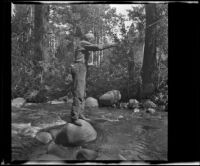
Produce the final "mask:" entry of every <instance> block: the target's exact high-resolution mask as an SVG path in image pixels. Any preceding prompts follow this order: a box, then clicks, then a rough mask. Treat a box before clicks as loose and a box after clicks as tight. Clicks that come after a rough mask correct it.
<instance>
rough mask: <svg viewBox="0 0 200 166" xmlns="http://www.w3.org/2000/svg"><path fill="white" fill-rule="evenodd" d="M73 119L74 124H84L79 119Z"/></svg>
mask: <svg viewBox="0 0 200 166" xmlns="http://www.w3.org/2000/svg"><path fill="white" fill-rule="evenodd" d="M71 120H72V123H73V124H75V125H77V126H82V124H81V122H80V121H78V119H73V118H72V119H71Z"/></svg>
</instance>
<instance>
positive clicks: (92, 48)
mask: <svg viewBox="0 0 200 166" xmlns="http://www.w3.org/2000/svg"><path fill="white" fill-rule="evenodd" d="M81 45H82V46H83V47H84V48H85V49H87V50H88V51H101V50H105V49H108V48H111V47H115V46H117V44H108V45H97V44H92V43H90V42H87V41H82V42H81Z"/></svg>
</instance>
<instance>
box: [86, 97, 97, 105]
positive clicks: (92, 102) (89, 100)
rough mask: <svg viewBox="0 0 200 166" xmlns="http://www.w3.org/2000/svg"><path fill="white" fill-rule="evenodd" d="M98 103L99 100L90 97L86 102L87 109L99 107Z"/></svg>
mask: <svg viewBox="0 0 200 166" xmlns="http://www.w3.org/2000/svg"><path fill="white" fill-rule="evenodd" d="M98 106H99V104H98V101H97V99H95V98H93V97H88V98H87V99H86V100H85V107H98Z"/></svg>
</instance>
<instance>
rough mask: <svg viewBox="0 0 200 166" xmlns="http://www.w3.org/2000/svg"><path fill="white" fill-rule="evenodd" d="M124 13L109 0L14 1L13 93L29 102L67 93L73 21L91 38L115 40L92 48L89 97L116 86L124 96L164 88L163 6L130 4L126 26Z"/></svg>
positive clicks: (165, 34)
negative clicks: (103, 0) (106, 0)
mask: <svg viewBox="0 0 200 166" xmlns="http://www.w3.org/2000/svg"><path fill="white" fill-rule="evenodd" d="M126 19H127V18H126V17H125V16H124V15H122V14H117V12H116V9H115V8H111V7H110V5H109V4H82V5H80V4H79V5H75V4H42V5H39V4H38V5H30V4H28V5H25V4H13V5H12V20H11V21H12V22H11V24H12V34H11V35H12V36H11V37H12V98H16V97H23V98H25V99H26V100H30V101H32V102H46V101H49V100H52V99H57V98H59V97H62V96H68V97H69V98H71V96H72V94H71V83H72V78H71V75H70V73H69V66H70V64H71V63H72V62H73V58H74V43H75V40H74V35H75V33H76V30H77V27H80V28H81V30H82V32H83V33H87V32H90V31H91V32H93V33H94V35H95V40H96V44H100V43H104V44H106V43H110V42H112V41H113V42H117V43H119V45H118V46H117V47H115V48H112V49H108V50H104V51H98V52H92V53H91V57H90V64H93V65H92V66H90V67H89V71H88V76H87V96H88V97H89V96H92V97H95V98H98V97H99V96H100V95H102V94H103V93H105V92H107V91H109V90H113V89H117V90H119V91H120V92H121V94H122V101H127V100H128V99H130V98H136V99H140V98H143V97H145V96H146V94H148V95H149V94H154V93H159V92H161V91H163V88H164V89H165V91H166V87H167V80H168V64H167V62H168V6H167V5H166V4H148V5H144V4H140V5H134V6H133V7H132V9H131V10H128V20H130V21H132V24H131V26H130V27H129V29H128V30H127V29H126V28H125V21H126ZM116 28H117V29H118V30H119V32H120V33H121V35H120V36H121V37H119V35H118V34H117V33H118V32H116Z"/></svg>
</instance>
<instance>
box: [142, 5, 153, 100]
mask: <svg viewBox="0 0 200 166" xmlns="http://www.w3.org/2000/svg"><path fill="white" fill-rule="evenodd" d="M145 10H146V29H145V46H144V59H143V66H142V70H141V76H142V97H147V96H148V95H150V94H152V92H153V91H154V89H155V86H154V84H153V82H154V71H155V69H156V24H153V23H154V22H155V21H156V4H148V5H146V6H145Z"/></svg>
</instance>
